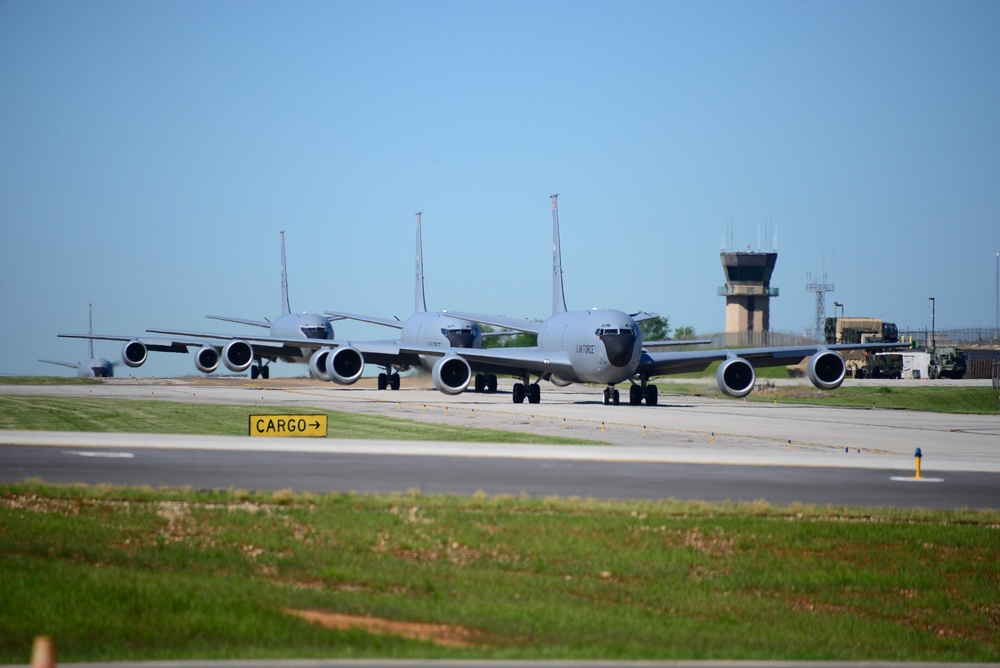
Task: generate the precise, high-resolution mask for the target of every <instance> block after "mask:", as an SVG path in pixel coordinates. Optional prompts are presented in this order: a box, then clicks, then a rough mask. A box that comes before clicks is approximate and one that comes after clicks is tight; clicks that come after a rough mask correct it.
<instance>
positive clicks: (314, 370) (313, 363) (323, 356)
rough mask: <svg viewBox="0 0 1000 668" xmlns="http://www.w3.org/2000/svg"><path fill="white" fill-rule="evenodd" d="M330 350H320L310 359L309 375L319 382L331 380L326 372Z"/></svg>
mask: <svg viewBox="0 0 1000 668" xmlns="http://www.w3.org/2000/svg"><path fill="white" fill-rule="evenodd" d="M330 352H331V349H330V348H320V349H319V350H317V351H316V352H314V353H313V354H312V355H311V356H310V357H309V374H310V375H311V376H312V377H313V378H318V379H319V380H330V374H329V373H328V372H327V370H326V360H327V356H328V355H329V354H330Z"/></svg>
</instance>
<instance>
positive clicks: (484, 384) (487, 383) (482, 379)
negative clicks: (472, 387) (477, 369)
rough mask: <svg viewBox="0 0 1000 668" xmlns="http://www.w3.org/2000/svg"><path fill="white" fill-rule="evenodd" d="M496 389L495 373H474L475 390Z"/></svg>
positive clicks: (492, 390) (487, 390)
mask: <svg viewBox="0 0 1000 668" xmlns="http://www.w3.org/2000/svg"><path fill="white" fill-rule="evenodd" d="M496 391H497V377H496V374H493V373H491V374H484V373H477V374H476V392H496Z"/></svg>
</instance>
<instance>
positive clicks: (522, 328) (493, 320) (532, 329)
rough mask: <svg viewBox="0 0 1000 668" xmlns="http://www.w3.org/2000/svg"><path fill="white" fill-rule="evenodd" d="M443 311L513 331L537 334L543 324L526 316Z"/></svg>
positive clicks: (457, 316)
mask: <svg viewBox="0 0 1000 668" xmlns="http://www.w3.org/2000/svg"><path fill="white" fill-rule="evenodd" d="M444 313H447V314H448V315H453V316H455V317H456V318H461V319H463V320H472V321H473V322H478V323H482V324H484V325H492V326H493V327H504V328H505V329H513V330H514V331H515V332H527V333H528V334H538V332H539V330H541V328H542V324H543V323H541V322H539V321H538V320H529V319H527V318H511V317H508V316H505V315H485V314H482V313H462V312H460V311H444Z"/></svg>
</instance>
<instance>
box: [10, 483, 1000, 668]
mask: <svg viewBox="0 0 1000 668" xmlns="http://www.w3.org/2000/svg"><path fill="white" fill-rule="evenodd" d="M998 526H1000V513H997V512H995V511H990V512H972V511H922V510H879V511H866V510H864V509H837V508H814V507H804V506H793V507H773V506H770V505H768V504H766V503H761V502H758V503H754V504H743V505H731V504H722V505H709V504H698V503H677V502H597V501H593V500H582V499H554V498H548V499H527V498H520V499H515V498H487V497H486V496H485V495H482V494H479V495H476V496H475V497H473V498H472V499H464V500H463V499H457V498H454V497H423V496H420V495H417V494H411V495H405V496H404V495H396V496H383V497H373V496H357V495H350V494H328V495H295V494H292V493H291V492H276V493H272V494H251V493H248V492H240V491H229V492H218V491H217V492H192V491H178V490H173V491H171V490H151V489H121V488H111V487H99V488H84V487H54V486H43V485H39V484H28V483H26V484H7V485H0V527H2V530H0V592H2V600H3V604H2V605H0V663H22V664H23V663H26V662H27V658H28V653H29V651H30V646H31V639H32V637H33V636H35V635H38V634H47V635H51V636H53V637H54V638H55V639H56V642H57V645H58V651H59V657H58V658H59V660H60V661H62V662H79V661H115V660H125V659H129V660H167V659H194V658H199V659H212V658H215V659H222V658H233V659H236V658H246V659H249V658H267V657H272V658H274V657H284V658H319V657H326V658H366V657H385V658H413V657H442V658H451V659H462V658H466V659H467V658H492V659H508V658H525V659H534V658H539V659H607V660H624V659H715V660H722V659H758V660H766V659H778V660H835V661H867V660H882V661H965V662H991V661H992V662H995V661H1000V637H998V635H997V628H998V622H1000V602H998V599H997V591H998V583H1000V558H998V557H1000V554H998V545H1000V542H998V537H997V535H998V528H997V527H998ZM290 609H291V610H319V611H326V612H337V613H343V614H350V615H360V616H368V617H378V618H384V619H390V620H397V621H411V622H427V623H433V624H446V625H452V626H455V627H461V628H462V629H464V635H463V636H462V637H464V638H465V639H467V640H468V641H470V642H471V643H472V646H470V647H464V648H463V647H457V648H456V647H442V646H439V645H436V644H434V643H432V642H427V641H419V640H414V639H408V638H405V637H402V636H399V635H392V634H389V635H386V634H380V633H375V632H367V631H364V630H360V629H353V630H343V631H342V630H335V629H328V628H323V627H321V626H318V625H314V624H310V623H308V622H305V621H303V620H301V619H299V618H297V617H294V616H292V615H291V614H289V612H288V610H290Z"/></svg>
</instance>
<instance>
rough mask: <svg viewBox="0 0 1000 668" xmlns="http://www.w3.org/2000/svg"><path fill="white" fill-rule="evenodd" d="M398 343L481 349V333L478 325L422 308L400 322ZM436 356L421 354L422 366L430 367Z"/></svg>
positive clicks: (443, 347)
mask: <svg viewBox="0 0 1000 668" xmlns="http://www.w3.org/2000/svg"><path fill="white" fill-rule="evenodd" d="M399 340H400V343H402V344H403V345H409V346H425V347H429V348H442V349H448V348H482V347H483V336H482V333H481V332H480V330H479V325H478V324H477V323H475V322H472V321H470V320H463V319H461V318H456V317H454V316H451V315H448V314H447V313H438V312H434V311H424V312H419V313H414V314H413V315H411V316H410V317H409V318H407V319H406V322H404V323H403V328H402V331H401V332H400V335H399ZM438 359H439V358H438V357H437V356H430V355H421V356H420V362H421V366H423V367H424V368H425V369H430V368H431V367H433V366H434V363H435V362H436V361H437V360H438Z"/></svg>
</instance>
